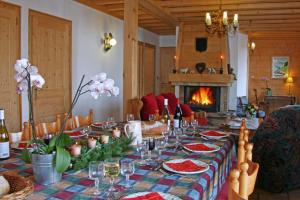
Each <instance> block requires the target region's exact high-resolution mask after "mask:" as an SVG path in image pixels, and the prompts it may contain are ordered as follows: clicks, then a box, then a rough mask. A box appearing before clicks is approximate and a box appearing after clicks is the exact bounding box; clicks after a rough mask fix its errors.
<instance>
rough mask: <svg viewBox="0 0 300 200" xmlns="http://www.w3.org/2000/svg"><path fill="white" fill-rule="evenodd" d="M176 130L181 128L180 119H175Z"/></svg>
mask: <svg viewBox="0 0 300 200" xmlns="http://www.w3.org/2000/svg"><path fill="white" fill-rule="evenodd" d="M174 128H179V119H174Z"/></svg>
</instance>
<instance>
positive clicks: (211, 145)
mask: <svg viewBox="0 0 300 200" xmlns="http://www.w3.org/2000/svg"><path fill="white" fill-rule="evenodd" d="M194 144H203V145H205V146H207V147H209V148H214V150H210V151H195V150H192V149H189V148H188V147H186V146H185V145H188V144H184V145H182V146H183V148H184V149H186V150H188V151H191V152H194V153H212V152H216V151H219V150H220V147H219V146H218V145H215V144H210V143H200V142H195V143H189V145H194Z"/></svg>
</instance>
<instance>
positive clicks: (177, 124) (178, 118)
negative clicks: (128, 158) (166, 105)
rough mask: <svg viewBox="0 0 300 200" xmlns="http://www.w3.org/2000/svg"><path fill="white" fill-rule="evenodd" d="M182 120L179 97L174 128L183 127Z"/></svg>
mask: <svg viewBox="0 0 300 200" xmlns="http://www.w3.org/2000/svg"><path fill="white" fill-rule="evenodd" d="M181 122H182V110H181V107H180V102H179V99H177V106H176V109H175V114H174V128H181Z"/></svg>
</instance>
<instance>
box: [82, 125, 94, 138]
mask: <svg viewBox="0 0 300 200" xmlns="http://www.w3.org/2000/svg"><path fill="white" fill-rule="evenodd" d="M82 131H83V133H84V134H85V135H87V136H89V134H90V133H91V132H92V128H91V126H86V127H84V128H83V130H82Z"/></svg>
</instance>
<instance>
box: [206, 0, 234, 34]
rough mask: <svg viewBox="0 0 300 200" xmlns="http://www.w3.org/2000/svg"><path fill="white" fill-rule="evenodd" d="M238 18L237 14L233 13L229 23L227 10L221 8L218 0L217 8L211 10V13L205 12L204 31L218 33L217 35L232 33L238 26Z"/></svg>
mask: <svg viewBox="0 0 300 200" xmlns="http://www.w3.org/2000/svg"><path fill="white" fill-rule="evenodd" d="M238 18H239V16H238V14H234V16H233V20H232V22H231V23H230V22H229V19H228V14H227V11H223V10H222V2H221V1H220V7H219V10H217V11H213V12H212V13H211V14H210V13H209V12H207V13H206V15H205V25H206V31H207V32H208V33H211V34H215V33H218V35H219V36H223V35H225V34H229V35H232V34H234V33H235V32H236V31H237V29H238V27H239V21H238Z"/></svg>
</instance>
